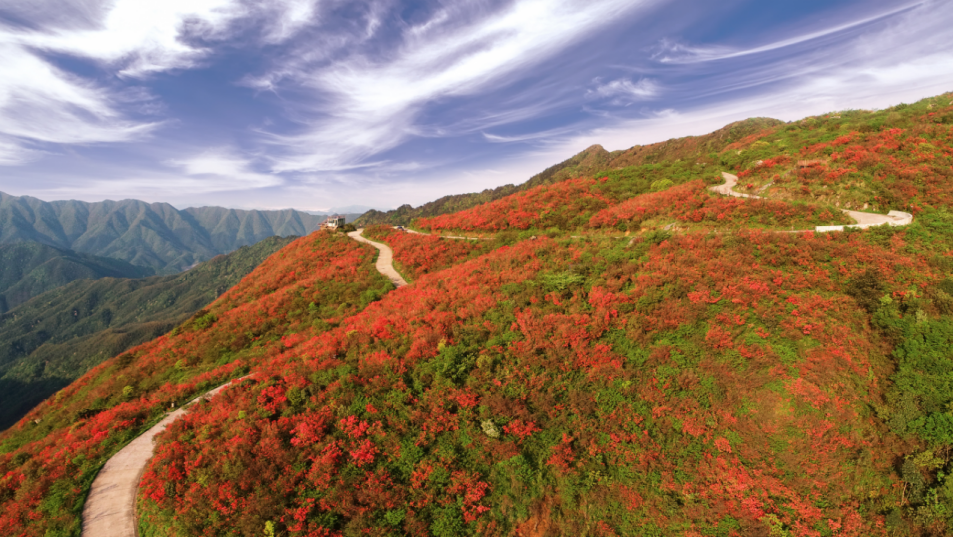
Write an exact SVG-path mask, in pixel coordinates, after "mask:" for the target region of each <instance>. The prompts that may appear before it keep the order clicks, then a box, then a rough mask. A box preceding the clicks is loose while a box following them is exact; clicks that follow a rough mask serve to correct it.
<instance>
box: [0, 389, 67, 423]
mask: <svg viewBox="0 0 953 537" xmlns="http://www.w3.org/2000/svg"><path fill="white" fill-rule="evenodd" d="M69 383H70V381H69V380H67V379H55V378H54V379H37V380H34V381H31V382H22V381H19V380H10V379H0V430H6V429H7V428H9V427H10V426H12V425H14V424H15V423H16V422H17V421H18V420H19V419H20V418H22V417H23V416H25V415H26V414H27V412H29V411H30V410H31V409H33V407H35V406H36V405H38V404H40V403H41V402H43V400H44V399H46V398H47V397H49V396H51V395H53V394H54V393H56V392H57V391H58V390H61V389H63V388H64V387H66V386H67V385H68V384H69Z"/></svg>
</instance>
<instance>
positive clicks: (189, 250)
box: [0, 192, 326, 274]
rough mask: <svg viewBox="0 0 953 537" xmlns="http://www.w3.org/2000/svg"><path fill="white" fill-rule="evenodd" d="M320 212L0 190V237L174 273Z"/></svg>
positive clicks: (302, 226) (301, 231)
mask: <svg viewBox="0 0 953 537" xmlns="http://www.w3.org/2000/svg"><path fill="white" fill-rule="evenodd" d="M325 218H326V215H314V214H309V213H304V212H301V211H297V210H295V209H283V210H279V211H260V210H243V209H228V208H224V207H197V208H187V209H183V210H179V209H176V208H175V207H173V206H172V205H170V204H168V203H164V202H156V203H147V202H144V201H141V200H133V199H128V200H121V201H113V200H106V201H101V202H83V201H77V200H60V201H49V202H47V201H43V200H40V199H38V198H34V197H32V196H13V195H10V194H6V193H4V192H0V243H12V242H37V243H42V244H48V245H51V246H55V247H58V248H64V249H70V250H76V251H77V252H82V253H89V254H93V255H97V256H100V257H111V258H115V259H120V260H123V261H126V262H128V263H130V264H133V265H137V266H142V267H151V268H153V269H154V270H155V271H156V272H157V273H159V274H174V273H176V272H180V271H182V270H185V269H186V268H188V267H190V266H193V265H195V264H196V263H198V262H201V261H205V260H208V259H211V258H212V257H215V256H216V255H220V254H226V253H229V252H231V251H233V250H236V249H237V248H239V247H241V246H247V245H250V244H255V243H257V242H259V241H261V240H262V239H264V238H266V237H269V236H302V235H307V234H308V233H311V232H312V231H314V230H316V229H318V228H319V227H320V226H321V223H322V222H324V219H325Z"/></svg>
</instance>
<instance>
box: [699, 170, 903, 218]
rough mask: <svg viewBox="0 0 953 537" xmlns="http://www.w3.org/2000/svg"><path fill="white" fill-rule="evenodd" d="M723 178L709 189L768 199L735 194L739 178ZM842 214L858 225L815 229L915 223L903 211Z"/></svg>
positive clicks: (847, 212)
mask: <svg viewBox="0 0 953 537" xmlns="http://www.w3.org/2000/svg"><path fill="white" fill-rule="evenodd" d="M721 176H722V177H724V178H725V183H724V184H722V185H717V186H712V187H709V188H708V189H709V190H711V191H712V192H715V193H716V194H721V195H723V196H734V197H736V198H753V199H767V198H762V197H761V196H755V195H752V194H742V193H741V192H735V191H734V188H735V185H737V184H738V177H737V176H735V175H732V174H730V173H727V172H722V174H721ZM840 211H841V212H842V213H845V214H846V215H847V216H849V217H851V218H853V219H854V220H856V221H857V223H856V224H852V225H847V226H817V227H816V228H814V230H815V231H844V228H851V227H852V228H858V229H864V228H868V227H873V226H882V225H884V224H889V225H891V226H906V225H908V224H910V223H911V222H913V215H912V214H910V213H904V212H901V211H890V212H889V213H887V214H886V215H883V214H877V213H864V212H861V211H848V210H847V209H841V210H840Z"/></svg>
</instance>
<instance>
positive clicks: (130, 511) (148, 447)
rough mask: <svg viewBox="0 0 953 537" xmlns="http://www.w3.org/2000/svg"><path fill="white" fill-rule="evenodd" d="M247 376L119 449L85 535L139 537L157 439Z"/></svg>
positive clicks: (388, 256)
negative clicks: (139, 513)
mask: <svg viewBox="0 0 953 537" xmlns="http://www.w3.org/2000/svg"><path fill="white" fill-rule="evenodd" d="M363 231H364V230H363V229H359V230H357V231H354V232H352V233H348V235H349V236H350V237H351V238H352V239H354V240H356V241H358V242H363V243H367V244H370V245H371V246H373V247H374V248H377V249H378V250H380V255H379V256H378V257H377V271H378V272H380V273H381V274H383V275H384V276H385V277H386V278H387V279H389V280H390V281H391V282H392V283H393V284H394V285H395V286H397V287H401V286H404V285H407V282H406V281H405V280H404V279H403V278H402V277H401V276H400V274H398V273H397V271H396V270H394V263H393V260H394V252H393V250H391V249H390V247H389V246H387V245H385V244H381V243H379V242H374V241H371V240H368V239H365V238H364V237H362V236H361V233H362V232H363ZM245 378H247V377H242V378H240V379H236V380H233V381H231V382H228V383H226V384H223V385H221V386H219V387H218V388H215V389H214V390H212V391H210V392H208V393H206V394H205V395H202V396H199V397H197V398H195V399H194V400H192V401H191V402H189V403H188V404H187V405H185V406H183V407H182V408H180V409H178V410H176V411H175V412H172V413H170V414H169V415H168V416H166V417H165V418H163V419H162V421H160V422H159V423H157V424H156V425H154V426H153V427H152V428H150V429H149V430H148V431H146V432H145V433H143V434H142V435H141V436H139V437H138V438H136V439H135V440H133V441H132V442H130V443H129V445H127V446H126V447H124V448H122V449H121V450H120V451H119V453H116V454H115V455H113V456H112V457H111V458H110V459H109V460H108V461H107V462H106V464H105V465H104V466H103V468H102V470H100V471H99V474H97V475H96V479H95V480H93V485H92V487H91V488H90V491H89V496H88V497H87V498H86V504H85V505H84V506H83V530H82V537H136V535H137V522H138V520H137V517H136V493H137V491H138V490H139V480H140V479H141V478H142V473H143V472H144V471H145V469H146V466H147V465H148V464H149V459H151V458H152V455H153V453H154V451H155V445H154V444H153V441H154V439H155V437H156V435H158V434H159V433H161V432H162V431H164V430H165V429H166V427H168V426H169V424H171V423H172V422H173V421H175V420H177V419H179V418H181V417H182V416H183V415H185V411H186V409H187V408H188V407H189V406H191V405H193V404H195V403H196V402H197V401H199V400H200V399H203V398H204V399H210V398H212V397H213V396H214V395H215V394H217V393H219V392H220V391H222V390H224V389H225V388H227V387H228V386H229V385H231V384H232V383H235V382H238V381H241V380H243V379H245Z"/></svg>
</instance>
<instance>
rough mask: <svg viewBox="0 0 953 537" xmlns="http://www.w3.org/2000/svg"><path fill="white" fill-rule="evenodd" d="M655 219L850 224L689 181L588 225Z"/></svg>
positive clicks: (810, 208) (630, 225)
mask: <svg viewBox="0 0 953 537" xmlns="http://www.w3.org/2000/svg"><path fill="white" fill-rule="evenodd" d="M657 217H664V218H665V219H669V220H675V221H677V222H683V223H686V224H703V225H704V226H706V227H715V226H717V227H721V226H733V227H738V226H740V227H746V228H752V227H761V226H765V227H768V226H770V227H781V228H788V227H793V228H794V229H812V228H813V227H815V226H819V225H835V224H851V223H853V221H852V220H851V219H850V218H848V217H846V216H844V214H843V213H841V212H840V211H836V210H831V209H829V208H822V207H818V206H816V205H806V204H803V203H790V202H783V201H777V200H755V199H745V198H733V197H728V196H721V195H717V194H712V193H709V192H707V191H706V190H705V183H703V182H702V181H692V182H690V183H686V184H684V185H679V186H676V187H672V188H669V189H667V190H663V191H661V192H655V193H652V194H644V195H641V196H637V197H635V198H632V199H630V200H627V201H624V202H622V203H620V204H618V205H613V206H612V207H609V208H608V209H603V210H602V211H599V212H598V213H596V214H595V216H593V217H592V218H591V219H590V220H589V225H590V226H592V227H596V228H598V227H621V228H625V229H638V228H639V226H640V224H642V223H643V222H645V221H647V220H651V219H653V218H657Z"/></svg>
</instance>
